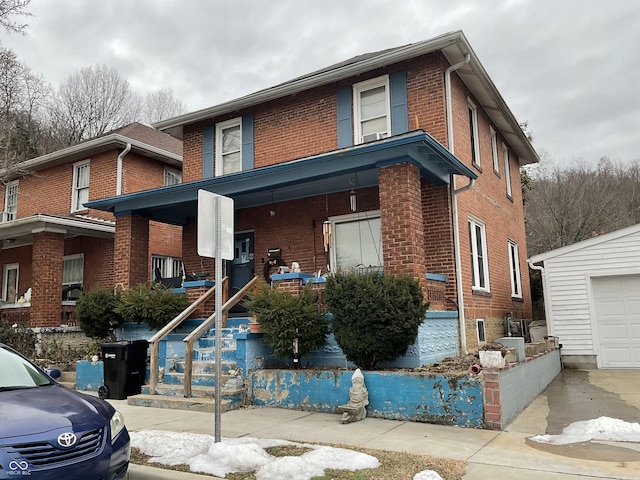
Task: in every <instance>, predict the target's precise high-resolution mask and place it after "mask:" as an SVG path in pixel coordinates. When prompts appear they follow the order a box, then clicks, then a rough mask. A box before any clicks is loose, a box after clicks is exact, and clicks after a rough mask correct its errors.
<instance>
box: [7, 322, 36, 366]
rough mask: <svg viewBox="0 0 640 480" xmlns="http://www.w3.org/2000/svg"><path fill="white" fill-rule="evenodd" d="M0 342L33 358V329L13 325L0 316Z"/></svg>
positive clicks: (34, 345)
mask: <svg viewBox="0 0 640 480" xmlns="http://www.w3.org/2000/svg"><path fill="white" fill-rule="evenodd" d="M0 343H4V344H5V345H9V346H10V347H11V348H13V349H14V350H17V351H18V352H20V353H21V354H23V355H24V356H25V357H28V358H33V357H34V355H35V353H36V336H35V334H34V333H33V331H32V330H31V329H30V328H25V327H22V326H19V325H16V326H15V327H14V326H13V325H12V324H11V323H10V322H9V320H7V319H6V318H0Z"/></svg>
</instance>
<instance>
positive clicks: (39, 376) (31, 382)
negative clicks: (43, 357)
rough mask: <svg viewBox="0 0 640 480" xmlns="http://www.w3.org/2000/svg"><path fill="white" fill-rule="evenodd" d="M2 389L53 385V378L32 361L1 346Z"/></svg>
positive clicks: (0, 369)
mask: <svg viewBox="0 0 640 480" xmlns="http://www.w3.org/2000/svg"><path fill="white" fill-rule="evenodd" d="M0 365H2V368H0V390H10V389H15V388H30V387H40V386H43V385H51V380H50V379H49V377H47V376H46V375H45V374H44V373H42V372H41V371H40V370H38V369H37V368H36V367H35V366H34V365H33V364H32V363H31V362H29V361H28V360H26V359H24V358H22V357H21V356H20V355H17V354H16V353H14V352H12V351H11V350H7V349H6V348H3V347H0Z"/></svg>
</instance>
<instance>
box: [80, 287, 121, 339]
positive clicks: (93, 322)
mask: <svg viewBox="0 0 640 480" xmlns="http://www.w3.org/2000/svg"><path fill="white" fill-rule="evenodd" d="M118 305H119V296H118V295H117V294H116V293H114V292H113V290H110V289H107V288H104V287H99V288H95V289H93V290H87V291H83V292H82V293H80V297H79V298H78V300H76V319H77V320H78V322H79V323H80V328H81V329H82V331H83V332H84V334H85V335H86V336H88V337H91V338H95V339H110V340H112V339H113V329H114V328H117V327H119V326H120V325H122V316H121V315H120V314H119V313H118V312H117V307H118Z"/></svg>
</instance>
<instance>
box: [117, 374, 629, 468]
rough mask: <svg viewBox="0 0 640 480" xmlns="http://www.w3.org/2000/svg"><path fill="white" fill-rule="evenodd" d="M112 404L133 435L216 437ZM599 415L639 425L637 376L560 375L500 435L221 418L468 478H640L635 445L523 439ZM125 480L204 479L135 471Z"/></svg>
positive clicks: (272, 415)
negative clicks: (440, 464)
mask: <svg viewBox="0 0 640 480" xmlns="http://www.w3.org/2000/svg"><path fill="white" fill-rule="evenodd" d="M110 402H111V403H112V404H113V405H114V406H115V407H116V408H118V409H119V410H120V411H121V412H122V413H123V414H124V416H125V421H126V423H127V427H128V428H129V430H132V431H133V430H145V429H146V430H149V429H154V430H169V431H175V432H193V433H204V434H211V435H213V431H214V425H213V422H214V415H213V414H211V413H199V412H189V411H182V410H166V409H157V408H149V407H136V406H130V405H128V404H127V403H126V400H110ZM599 416H608V417H612V418H619V419H621V420H625V421H627V422H639V421H640V371H627V370H625V371H613V370H590V371H581V370H564V371H563V372H561V373H560V375H558V377H556V379H555V380H554V381H553V382H552V383H551V384H550V385H549V387H548V388H547V389H546V390H545V391H544V392H543V393H542V394H540V395H539V396H538V397H537V398H536V399H535V400H534V401H533V402H532V403H531V404H530V405H529V406H528V407H527V408H526V409H525V410H524V411H523V412H522V413H521V414H520V415H519V416H518V417H517V418H516V419H515V420H514V421H513V422H512V423H511V424H510V425H508V427H507V428H506V429H505V430H504V431H502V432H496V431H489V430H479V429H466V428H460V427H446V426H441V425H431V424H424V423H414V422H404V421H394V420H382V419H377V418H366V419H365V420H363V421H361V422H357V423H352V424H348V425H342V424H340V420H339V418H340V417H339V415H334V414H326V413H311V412H303V411H296V410H284V409H277V408H247V409H242V410H235V411H231V412H226V413H224V414H222V422H221V423H222V425H221V432H222V436H223V437H243V436H248V437H258V438H278V439H285V440H292V441H299V442H311V443H313V442H322V443H339V444H343V445H353V446H360V447H366V448H373V449H382V450H390V451H403V452H410V453H418V454H428V455H434V456H441V457H447V458H455V459H461V460H465V461H467V462H468V467H467V473H466V475H465V477H464V478H465V480H484V479H491V478H517V479H519V480H525V479H540V480H542V479H545V480H560V479H562V480H578V479H580V480H585V478H587V479H630V480H631V479H638V478H640V443H618V442H585V443H580V444H572V445H567V446H564V447H561V446H548V445H541V444H538V443H535V442H531V441H530V440H528V438H529V437H531V436H534V435H538V434H544V433H549V434H557V433H560V432H561V431H562V428H564V427H565V426H567V425H569V424H570V423H572V422H575V421H578V420H591V419H594V418H598V417H599ZM162 475H167V476H162ZM130 478H131V480H140V479H147V478H149V479H150V478H175V479H187V478H193V479H195V478H199V479H202V478H203V477H202V476H201V475H193V474H184V475H183V474H177V473H176V472H170V473H165V472H161V471H159V469H155V468H145V467H139V466H132V468H131V475H130ZM206 478H211V477H206Z"/></svg>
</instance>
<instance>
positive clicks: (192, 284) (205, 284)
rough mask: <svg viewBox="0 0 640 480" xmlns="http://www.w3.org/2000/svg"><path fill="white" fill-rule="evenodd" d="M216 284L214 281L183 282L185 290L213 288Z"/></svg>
mask: <svg viewBox="0 0 640 480" xmlns="http://www.w3.org/2000/svg"><path fill="white" fill-rule="evenodd" d="M215 284H216V282H214V281H213V280H194V281H192V282H182V286H183V287H184V288H189V287H213V286H214V285H215Z"/></svg>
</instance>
